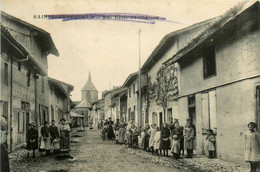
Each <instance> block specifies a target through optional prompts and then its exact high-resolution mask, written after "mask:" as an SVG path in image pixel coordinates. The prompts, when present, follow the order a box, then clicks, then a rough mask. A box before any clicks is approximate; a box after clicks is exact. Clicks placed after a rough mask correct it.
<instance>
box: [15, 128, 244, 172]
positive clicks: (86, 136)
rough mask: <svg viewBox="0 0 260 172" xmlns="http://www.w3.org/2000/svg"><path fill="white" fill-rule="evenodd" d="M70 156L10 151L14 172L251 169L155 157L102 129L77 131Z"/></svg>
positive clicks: (161, 171) (73, 138) (218, 161)
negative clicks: (120, 142) (102, 133)
mask: <svg viewBox="0 0 260 172" xmlns="http://www.w3.org/2000/svg"><path fill="white" fill-rule="evenodd" d="M72 136H82V137H72V140H73V141H74V142H75V143H72V146H71V147H72V151H71V156H73V157H74V158H73V159H66V160H57V159H56V158H55V156H56V155H51V156H49V157H40V156H39V155H38V154H37V158H35V159H33V158H29V159H27V158H26V150H24V149H22V150H19V151H17V152H16V153H14V154H11V155H10V157H11V169H12V171H14V172H16V171H22V172H25V171H32V172H38V171H46V172H47V171H50V172H51V171H60V172H62V171H64V172H65V171H71V172H73V171H97V172H98V171H100V172H101V171H102V172H109V171H118V172H121V171H144V172H146V171H147V172H148V171H149V172H153V171H160V172H164V171H165V172H166V171H171V172H173V171H176V172H182V171H234V172H235V171H248V168H246V167H243V166H242V165H239V164H232V163H228V162H224V161H222V160H219V159H215V160H210V161H209V160H208V159H207V158H203V157H194V158H192V159H186V158H184V159H181V160H179V161H176V160H173V159H172V158H169V157H161V156H153V155H151V153H148V152H144V151H142V150H139V149H129V148H127V147H126V146H125V145H116V144H114V141H103V140H102V139H101V137H100V130H99V131H97V130H86V131H85V132H78V133H76V132H74V134H72ZM76 142H78V143H76Z"/></svg>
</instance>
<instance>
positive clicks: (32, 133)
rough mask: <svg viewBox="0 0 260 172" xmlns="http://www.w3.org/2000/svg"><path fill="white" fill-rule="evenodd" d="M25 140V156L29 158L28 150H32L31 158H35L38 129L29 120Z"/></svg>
mask: <svg viewBox="0 0 260 172" xmlns="http://www.w3.org/2000/svg"><path fill="white" fill-rule="evenodd" d="M26 140H27V150H28V153H27V158H29V154H30V150H33V158H35V149H38V131H37V130H36V128H35V124H34V122H30V124H29V129H28V130H27V134H26Z"/></svg>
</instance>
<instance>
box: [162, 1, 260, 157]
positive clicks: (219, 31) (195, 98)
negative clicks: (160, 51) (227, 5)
mask: <svg viewBox="0 0 260 172" xmlns="http://www.w3.org/2000/svg"><path fill="white" fill-rule="evenodd" d="M259 29H260V28H259V2H255V3H253V4H252V3H242V4H239V5H237V6H235V7H234V8H232V9H231V10H229V11H228V12H227V13H226V14H224V15H223V16H222V17H221V18H220V19H219V20H217V21H216V23H214V24H213V25H212V26H211V27H209V28H207V29H206V30H205V31H203V32H201V33H200V34H199V35H198V36H197V37H196V39H193V40H192V41H191V42H190V43H189V44H187V45H186V46H185V47H184V48H183V49H181V50H180V51H178V52H177V53H176V54H175V55H174V56H173V58H172V59H171V60H170V61H167V62H166V63H165V64H167V65H169V64H172V63H176V62H177V63H179V65H180V90H179V92H180V93H179V97H178V106H179V112H181V115H180V116H179V118H180V121H181V122H184V121H185V119H186V118H187V117H191V118H192V119H193V123H194V124H195V125H196V129H197V133H196V135H197V136H196V145H197V148H196V149H197V152H198V153H206V152H205V150H204V140H205V137H206V132H207V130H208V129H213V131H214V132H215V134H216V152H217V156H218V157H219V158H224V159H229V160H236V161H237V160H243V159H244V133H245V132H246V131H247V124H248V123H249V122H251V121H252V122H256V123H257V124H258V126H260V111H259V109H260V108H259V107H260V105H259V102H260V101H259V100H260V91H259V90H260V58H259V53H260V51H259V50H260V49H259V47H260V37H259V34H260V30H259ZM232 143H235V144H232Z"/></svg>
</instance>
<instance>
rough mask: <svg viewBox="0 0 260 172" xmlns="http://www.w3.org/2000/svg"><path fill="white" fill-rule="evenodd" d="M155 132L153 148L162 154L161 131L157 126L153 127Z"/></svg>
mask: <svg viewBox="0 0 260 172" xmlns="http://www.w3.org/2000/svg"><path fill="white" fill-rule="evenodd" d="M155 130H156V132H155V134H154V138H153V142H154V143H153V149H154V151H155V153H156V154H157V155H158V154H159V152H160V155H162V150H161V131H160V129H159V127H155Z"/></svg>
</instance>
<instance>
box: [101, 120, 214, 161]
mask: <svg viewBox="0 0 260 172" xmlns="http://www.w3.org/2000/svg"><path fill="white" fill-rule="evenodd" d="M102 137H103V139H104V140H112V139H115V141H116V144H126V145H127V146H128V147H129V148H140V149H143V150H145V151H149V152H152V154H156V155H164V156H169V150H170V152H171V153H172V154H173V157H174V158H175V159H179V158H180V155H184V150H186V152H187V158H191V157H192V155H193V149H194V140H195V137H196V128H195V126H194V125H193V124H192V121H191V118H187V121H186V125H185V127H182V126H180V124H179V121H178V119H174V120H173V118H172V117H170V118H169V123H168V124H167V123H163V125H162V127H161V129H160V127H158V126H156V124H155V123H153V124H151V126H150V125H149V124H146V125H145V126H144V127H143V128H139V129H138V128H137V127H136V125H135V124H134V122H133V120H132V119H130V121H129V123H126V122H125V121H124V118H121V120H119V119H116V122H115V123H114V122H113V121H112V118H109V119H108V120H105V122H104V128H103V130H102ZM215 141H216V139H215V135H214V133H213V131H212V130H211V129H210V130H208V135H207V138H206V143H207V144H206V146H205V147H206V149H207V150H208V151H209V158H214V157H215Z"/></svg>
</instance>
